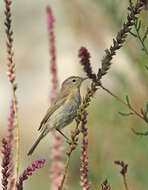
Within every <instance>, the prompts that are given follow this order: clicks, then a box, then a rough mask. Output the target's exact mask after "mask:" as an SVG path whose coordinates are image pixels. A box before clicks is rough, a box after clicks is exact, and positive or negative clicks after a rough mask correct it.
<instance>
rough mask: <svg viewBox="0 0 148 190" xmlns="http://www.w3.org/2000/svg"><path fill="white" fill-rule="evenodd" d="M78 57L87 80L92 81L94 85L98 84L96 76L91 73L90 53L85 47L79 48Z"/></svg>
mask: <svg viewBox="0 0 148 190" xmlns="http://www.w3.org/2000/svg"><path fill="white" fill-rule="evenodd" d="M78 57H79V58H80V63H81V65H82V66H83V69H84V71H85V72H86V74H87V76H88V78H90V79H92V80H93V82H94V83H98V80H97V76H96V74H95V73H93V71H92V68H91V63H90V57H91V56H90V53H89V51H88V50H87V48H85V47H81V48H80V50H79V52H78Z"/></svg>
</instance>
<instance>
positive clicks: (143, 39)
mask: <svg viewBox="0 0 148 190" xmlns="http://www.w3.org/2000/svg"><path fill="white" fill-rule="evenodd" d="M147 35H148V27H147V28H146V31H145V33H144V36H143V38H142V41H143V42H144V41H145V39H146V37H147Z"/></svg>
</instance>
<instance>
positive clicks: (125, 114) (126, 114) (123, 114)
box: [118, 112, 134, 116]
mask: <svg viewBox="0 0 148 190" xmlns="http://www.w3.org/2000/svg"><path fill="white" fill-rule="evenodd" d="M118 113H119V114H120V115H122V116H130V115H134V113H133V112H129V113H123V112H118Z"/></svg>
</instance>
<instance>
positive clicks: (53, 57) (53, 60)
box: [46, 6, 58, 103]
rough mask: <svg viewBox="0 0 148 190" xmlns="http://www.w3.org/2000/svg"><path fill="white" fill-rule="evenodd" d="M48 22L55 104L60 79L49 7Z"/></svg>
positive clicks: (47, 12)
mask: <svg viewBox="0 0 148 190" xmlns="http://www.w3.org/2000/svg"><path fill="white" fill-rule="evenodd" d="M46 20H47V27H48V38H49V44H50V46H49V48H50V49H49V51H50V56H51V60H50V71H51V73H52V89H51V92H50V94H51V102H52V103H53V102H54V100H55V97H56V96H57V90H58V79H57V68H56V47H55V35H54V16H53V13H52V10H51V8H50V7H49V6H47V7H46Z"/></svg>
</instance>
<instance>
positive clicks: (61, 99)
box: [38, 93, 69, 130]
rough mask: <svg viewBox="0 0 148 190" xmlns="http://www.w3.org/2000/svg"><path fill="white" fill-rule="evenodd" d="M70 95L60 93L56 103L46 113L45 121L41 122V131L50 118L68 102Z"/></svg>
mask: <svg viewBox="0 0 148 190" xmlns="http://www.w3.org/2000/svg"><path fill="white" fill-rule="evenodd" d="M68 94H69V93H60V94H59V96H58V97H57V99H56V101H55V103H54V104H53V105H52V106H51V107H49V109H48V110H47V112H46V115H45V117H44V118H43V120H42V121H41V124H40V126H39V128H38V130H41V129H42V128H43V126H44V124H45V123H46V122H47V120H48V119H49V118H50V116H51V115H52V114H53V113H54V112H55V111H56V110H57V109H58V108H59V107H60V106H61V105H63V104H64V103H65V102H66V100H67V96H68Z"/></svg>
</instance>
